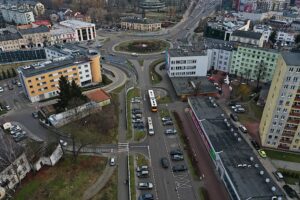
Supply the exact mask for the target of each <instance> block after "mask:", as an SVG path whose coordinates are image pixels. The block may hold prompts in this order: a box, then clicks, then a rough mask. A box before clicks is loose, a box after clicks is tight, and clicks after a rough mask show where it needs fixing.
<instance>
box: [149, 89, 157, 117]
mask: <svg viewBox="0 0 300 200" xmlns="http://www.w3.org/2000/svg"><path fill="white" fill-rule="evenodd" d="M148 95H149V101H150V105H151V111H152V112H157V102H156V99H155V95H154V91H153V90H148Z"/></svg>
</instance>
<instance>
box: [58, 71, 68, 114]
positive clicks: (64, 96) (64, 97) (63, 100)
mask: <svg viewBox="0 0 300 200" xmlns="http://www.w3.org/2000/svg"><path fill="white" fill-rule="evenodd" d="M58 84H59V90H60V91H59V95H58V99H59V100H58V107H59V108H60V109H63V110H64V109H65V108H67V106H68V101H69V99H70V97H71V92H70V84H69V82H68V79H67V78H66V77H64V76H61V77H60V78H59V81H58Z"/></svg>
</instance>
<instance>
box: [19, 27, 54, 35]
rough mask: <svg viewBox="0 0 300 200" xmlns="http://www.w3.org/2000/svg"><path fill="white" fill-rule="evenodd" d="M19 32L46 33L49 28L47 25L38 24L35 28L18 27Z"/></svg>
mask: <svg viewBox="0 0 300 200" xmlns="http://www.w3.org/2000/svg"><path fill="white" fill-rule="evenodd" d="M19 32H20V33H21V34H22V35H28V34H34V33H47V32H49V28H48V27H47V26H38V27H36V28H28V29H20V30H19Z"/></svg>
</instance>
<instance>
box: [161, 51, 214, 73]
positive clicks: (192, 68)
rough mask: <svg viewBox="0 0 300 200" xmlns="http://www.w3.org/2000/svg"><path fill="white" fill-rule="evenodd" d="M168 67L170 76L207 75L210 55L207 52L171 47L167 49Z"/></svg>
mask: <svg viewBox="0 0 300 200" xmlns="http://www.w3.org/2000/svg"><path fill="white" fill-rule="evenodd" d="M166 59H167V60H166V67H167V73H168V75H169V77H193V76H206V74H207V70H208V56H207V54H206V52H192V51H190V50H179V49H170V50H168V51H167V58H166Z"/></svg>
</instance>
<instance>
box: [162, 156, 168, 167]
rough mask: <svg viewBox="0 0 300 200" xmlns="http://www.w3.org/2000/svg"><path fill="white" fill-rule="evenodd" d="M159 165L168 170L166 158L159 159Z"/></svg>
mask: <svg viewBox="0 0 300 200" xmlns="http://www.w3.org/2000/svg"><path fill="white" fill-rule="evenodd" d="M160 163H161V166H162V167H163V168H166V169H167V168H169V161H168V158H166V157H163V158H161V159H160Z"/></svg>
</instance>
